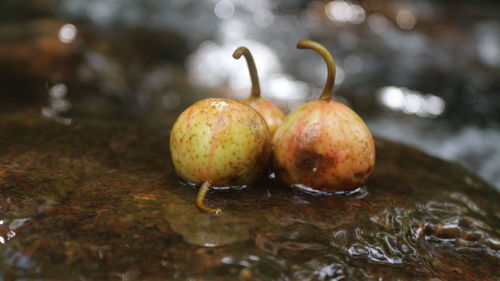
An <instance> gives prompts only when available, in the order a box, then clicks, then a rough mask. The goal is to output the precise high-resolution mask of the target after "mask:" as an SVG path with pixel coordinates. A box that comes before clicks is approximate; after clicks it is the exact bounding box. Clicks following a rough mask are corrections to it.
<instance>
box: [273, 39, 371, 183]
mask: <svg viewBox="0 0 500 281" xmlns="http://www.w3.org/2000/svg"><path fill="white" fill-rule="evenodd" d="M297 47H298V48H300V49H303V48H307V49H313V50H315V51H317V52H319V53H320V54H321V55H322V56H323V58H324V59H325V61H326V64H327V67H328V77H327V82H326V85H325V89H324V90H323V93H322V94H321V96H320V97H319V98H318V99H317V100H313V101H309V102H307V103H305V104H303V105H302V106H300V107H299V108H297V109H296V110H294V111H293V112H292V113H290V114H289V115H288V116H287V117H286V118H285V120H284V121H283V124H282V125H281V126H280V127H279V128H278V130H277V131H276V133H275V135H274V137H273V147H274V167H275V172H276V174H277V176H278V178H279V179H280V180H281V181H283V182H285V183H286V184H289V185H303V186H306V187H309V188H312V189H314V190H319V191H325V192H337V191H348V190H352V189H355V188H356V187H359V186H360V185H362V184H363V183H364V182H365V181H366V180H367V178H368V177H369V176H370V174H371V173H372V171H373V167H374V165H375V146H374V142H373V138H372V136H371V134H370V131H369V130H368V128H367V127H366V125H365V123H364V122H363V120H361V118H360V117H359V116H358V115H357V114H356V113H355V112H354V111H352V110H351V109H350V108H348V107H347V106H345V105H343V104H341V103H339V102H336V101H334V100H332V99H331V95H332V94H331V93H332V90H333V85H334V79H335V63H334V61H333V58H332V56H331V54H330V53H329V52H328V50H327V49H326V48H324V47H323V46H322V45H320V44H319V43H316V42H313V41H309V40H302V41H299V42H298V44H297Z"/></svg>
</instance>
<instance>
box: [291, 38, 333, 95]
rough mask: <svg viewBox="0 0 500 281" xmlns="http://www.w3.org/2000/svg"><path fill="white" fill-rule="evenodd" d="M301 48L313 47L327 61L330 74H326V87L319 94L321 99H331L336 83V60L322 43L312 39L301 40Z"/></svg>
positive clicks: (298, 43) (299, 46) (298, 46)
mask: <svg viewBox="0 0 500 281" xmlns="http://www.w3.org/2000/svg"><path fill="white" fill-rule="evenodd" d="M297 48H299V49H311V50H314V51H316V52H318V53H319V54H320V55H321V56H322V57H323V59H324V60H325V62H326V68H327V70H328V74H327V76H326V83H325V88H324V89H323V93H321V96H319V99H320V100H326V101H328V100H330V99H331V98H332V92H333V86H334V85H335V61H334V60H333V57H332V55H331V54H330V52H329V51H328V50H327V49H326V48H325V47H324V46H323V45H321V44H320V43H318V42H314V41H311V40H300V41H299V42H297Z"/></svg>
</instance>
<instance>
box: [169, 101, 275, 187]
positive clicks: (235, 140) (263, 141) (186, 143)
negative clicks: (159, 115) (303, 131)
mask: <svg viewBox="0 0 500 281" xmlns="http://www.w3.org/2000/svg"><path fill="white" fill-rule="evenodd" d="M170 153H171V156H172V162H173V164H174V167H175V171H176V173H177V175H178V176H179V177H181V178H182V179H183V180H185V181H187V182H191V183H195V184H200V183H202V182H204V181H209V182H210V183H211V184H212V185H215V186H231V185H245V184H249V183H251V182H253V181H255V180H256V179H257V178H258V177H260V176H261V175H262V174H263V172H264V171H265V170H266V168H267V163H268V161H269V157H270V154H271V136H270V133H269V129H268V127H267V125H266V121H265V120H264V119H263V118H262V116H260V114H259V113H257V111H255V110H254V109H253V108H251V107H249V106H247V105H244V104H242V103H240V102H237V101H233V100H229V99H219V98H210V99H205V100H201V101H199V102H197V103H195V104H193V105H191V106H190V107H189V108H187V109H186V110H185V111H184V112H182V113H181V115H180V116H179V117H178V118H177V120H176V121H175V124H174V126H173V128H172V131H171V135H170Z"/></svg>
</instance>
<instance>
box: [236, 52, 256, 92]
mask: <svg viewBox="0 0 500 281" xmlns="http://www.w3.org/2000/svg"><path fill="white" fill-rule="evenodd" d="M241 55H243V56H245V59H246V61H247V65H248V72H250V79H251V80H252V94H251V97H254V98H258V97H260V84H259V76H258V75H257V68H256V67H255V62H254V61H253V56H252V53H250V51H249V50H248V49H247V48H246V47H243V46H241V47H238V49H236V50H234V53H233V58H235V59H239V58H240V57H241Z"/></svg>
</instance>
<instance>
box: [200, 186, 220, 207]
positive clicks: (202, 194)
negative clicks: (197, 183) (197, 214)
mask: <svg viewBox="0 0 500 281" xmlns="http://www.w3.org/2000/svg"><path fill="white" fill-rule="evenodd" d="M210 186H211V184H210V182H208V181H205V182H203V184H202V185H201V187H200V190H199V191H198V195H197V196H196V206H198V208H200V209H201V210H203V211H205V212H209V213H215V214H220V212H221V209H219V208H217V209H212V208H210V207H208V206H207V205H205V197H206V196H207V191H208V190H209V189H210Z"/></svg>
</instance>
